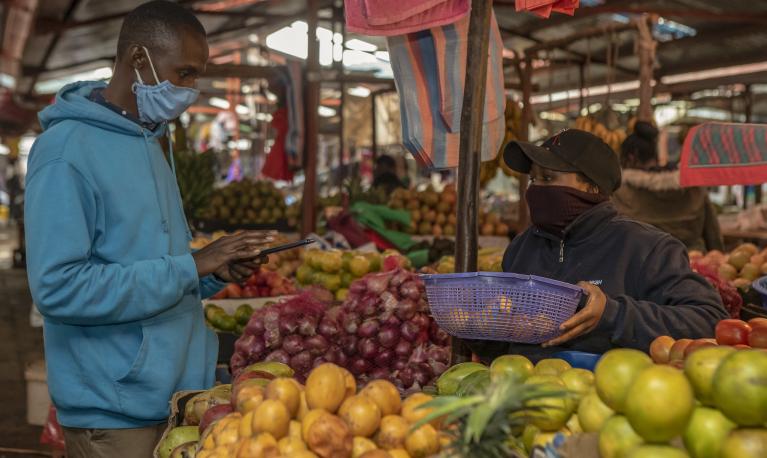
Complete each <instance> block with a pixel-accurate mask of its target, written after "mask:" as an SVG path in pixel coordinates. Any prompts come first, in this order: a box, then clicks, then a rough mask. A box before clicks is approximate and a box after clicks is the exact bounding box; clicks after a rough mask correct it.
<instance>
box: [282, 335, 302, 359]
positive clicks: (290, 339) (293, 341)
mask: <svg viewBox="0 0 767 458" xmlns="http://www.w3.org/2000/svg"><path fill="white" fill-rule="evenodd" d="M282 349H283V350H285V351H286V352H288V354H289V355H295V354H296V353H300V352H302V351H304V339H302V338H301V336H299V335H297V334H292V335H289V336H287V337H285V338H284V339H282Z"/></svg>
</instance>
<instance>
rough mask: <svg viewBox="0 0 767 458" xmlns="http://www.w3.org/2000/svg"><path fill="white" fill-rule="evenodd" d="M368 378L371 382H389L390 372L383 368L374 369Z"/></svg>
mask: <svg viewBox="0 0 767 458" xmlns="http://www.w3.org/2000/svg"><path fill="white" fill-rule="evenodd" d="M370 378H371V379H372V380H389V379H390V378H391V372H389V369H387V368H385V367H376V368H375V369H373V370H372V371H371V372H370Z"/></svg>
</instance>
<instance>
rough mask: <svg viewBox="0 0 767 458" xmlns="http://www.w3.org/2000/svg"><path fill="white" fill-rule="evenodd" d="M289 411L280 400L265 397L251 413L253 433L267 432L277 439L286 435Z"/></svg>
mask: <svg viewBox="0 0 767 458" xmlns="http://www.w3.org/2000/svg"><path fill="white" fill-rule="evenodd" d="M289 427H290V412H288V408H287V407H285V404H283V403H282V402H280V401H277V400H275V399H267V400H265V401H264V402H262V403H261V404H260V405H259V406H258V407H257V408H256V410H255V412H254V413H253V433H254V434H259V433H269V434H271V435H272V436H273V437H274V438H275V439H277V440H279V439H282V438H283V437H285V436H287V435H288V431H289Z"/></svg>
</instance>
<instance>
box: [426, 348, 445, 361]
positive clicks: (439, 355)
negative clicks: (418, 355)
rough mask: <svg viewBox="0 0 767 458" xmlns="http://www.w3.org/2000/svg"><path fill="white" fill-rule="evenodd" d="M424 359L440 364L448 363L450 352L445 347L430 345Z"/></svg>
mask: <svg viewBox="0 0 767 458" xmlns="http://www.w3.org/2000/svg"><path fill="white" fill-rule="evenodd" d="M426 358H427V359H428V360H434V361H439V362H441V363H446V364H447V363H449V362H450V351H449V350H448V349H447V347H439V346H436V345H430V346H429V347H428V348H427V349H426Z"/></svg>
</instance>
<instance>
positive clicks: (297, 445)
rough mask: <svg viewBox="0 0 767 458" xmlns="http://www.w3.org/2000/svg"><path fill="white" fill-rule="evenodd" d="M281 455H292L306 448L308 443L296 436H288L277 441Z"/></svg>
mask: <svg viewBox="0 0 767 458" xmlns="http://www.w3.org/2000/svg"><path fill="white" fill-rule="evenodd" d="M277 447H278V448H279V450H280V454H281V455H288V456H292V455H293V454H294V453H297V452H300V451H303V450H306V444H304V441H302V440H301V439H298V438H296V437H291V436H286V437H283V438H282V439H280V441H279V442H277Z"/></svg>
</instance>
